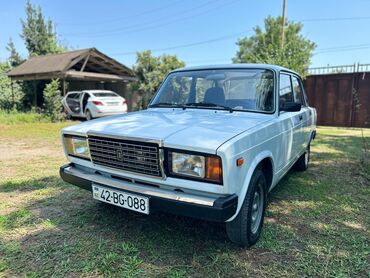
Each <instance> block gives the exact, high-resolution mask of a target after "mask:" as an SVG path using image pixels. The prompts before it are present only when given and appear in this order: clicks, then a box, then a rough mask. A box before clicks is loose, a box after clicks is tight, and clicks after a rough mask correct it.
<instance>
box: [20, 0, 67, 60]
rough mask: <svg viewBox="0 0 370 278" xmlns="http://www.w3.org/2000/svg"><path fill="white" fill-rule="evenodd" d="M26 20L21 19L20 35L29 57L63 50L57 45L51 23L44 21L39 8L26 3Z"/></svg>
mask: <svg viewBox="0 0 370 278" xmlns="http://www.w3.org/2000/svg"><path fill="white" fill-rule="evenodd" d="M26 16H27V18H26V20H23V19H21V23H22V34H21V37H22V38H23V39H24V42H25V44H26V48H27V50H28V53H29V55H30V56H37V55H46V54H50V53H60V52H63V51H64V49H63V47H61V46H60V45H59V44H58V41H57V38H56V33H55V30H54V28H53V23H52V21H51V20H50V19H48V20H45V18H44V16H43V14H42V10H41V7H40V6H38V7H36V6H35V5H32V4H31V2H29V1H28V2H27V5H26Z"/></svg>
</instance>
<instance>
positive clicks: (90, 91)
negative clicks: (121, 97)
mask: <svg viewBox="0 0 370 278" xmlns="http://www.w3.org/2000/svg"><path fill="white" fill-rule="evenodd" d="M82 92H85V93H92V94H93V93H115V94H116V92H113V91H110V90H82Z"/></svg>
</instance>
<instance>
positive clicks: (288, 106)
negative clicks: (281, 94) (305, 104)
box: [280, 102, 301, 112]
mask: <svg viewBox="0 0 370 278" xmlns="http://www.w3.org/2000/svg"><path fill="white" fill-rule="evenodd" d="M280 111H287V112H298V111H301V104H300V103H297V102H286V103H284V104H283V105H282V106H281V107H280Z"/></svg>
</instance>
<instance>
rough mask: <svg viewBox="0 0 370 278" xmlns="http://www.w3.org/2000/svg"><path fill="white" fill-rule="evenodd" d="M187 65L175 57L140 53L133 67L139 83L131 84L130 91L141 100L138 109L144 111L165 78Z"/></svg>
mask: <svg viewBox="0 0 370 278" xmlns="http://www.w3.org/2000/svg"><path fill="white" fill-rule="evenodd" d="M184 66H185V63H184V62H183V61H181V60H179V59H178V58H177V56H175V55H166V54H164V55H162V56H158V57H154V56H152V53H151V51H150V50H146V51H143V52H138V53H137V57H136V64H135V65H134V66H133V70H134V72H135V75H136V77H137V78H138V82H134V83H131V84H130V85H129V90H130V91H131V92H135V93H138V94H139V96H140V100H139V103H138V105H137V106H138V107H136V108H137V109H144V108H146V106H147V105H148V103H149V101H150V99H151V98H152V97H153V95H154V93H155V92H156V91H157V89H158V88H159V86H160V85H161V82H162V81H163V79H164V78H165V76H166V75H167V74H168V73H169V72H170V71H171V70H174V69H176V68H180V67H184Z"/></svg>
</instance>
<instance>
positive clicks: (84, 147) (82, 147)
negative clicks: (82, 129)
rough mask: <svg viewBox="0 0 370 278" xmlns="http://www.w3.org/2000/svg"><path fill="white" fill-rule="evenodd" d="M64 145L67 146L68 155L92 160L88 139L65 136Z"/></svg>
mask: <svg viewBox="0 0 370 278" xmlns="http://www.w3.org/2000/svg"><path fill="white" fill-rule="evenodd" d="M64 144H65V147H66V150H67V153H68V155H72V156H78V157H81V158H85V159H90V152H89V145H88V143H87V138H85V137H77V136H72V135H65V136H64Z"/></svg>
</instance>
